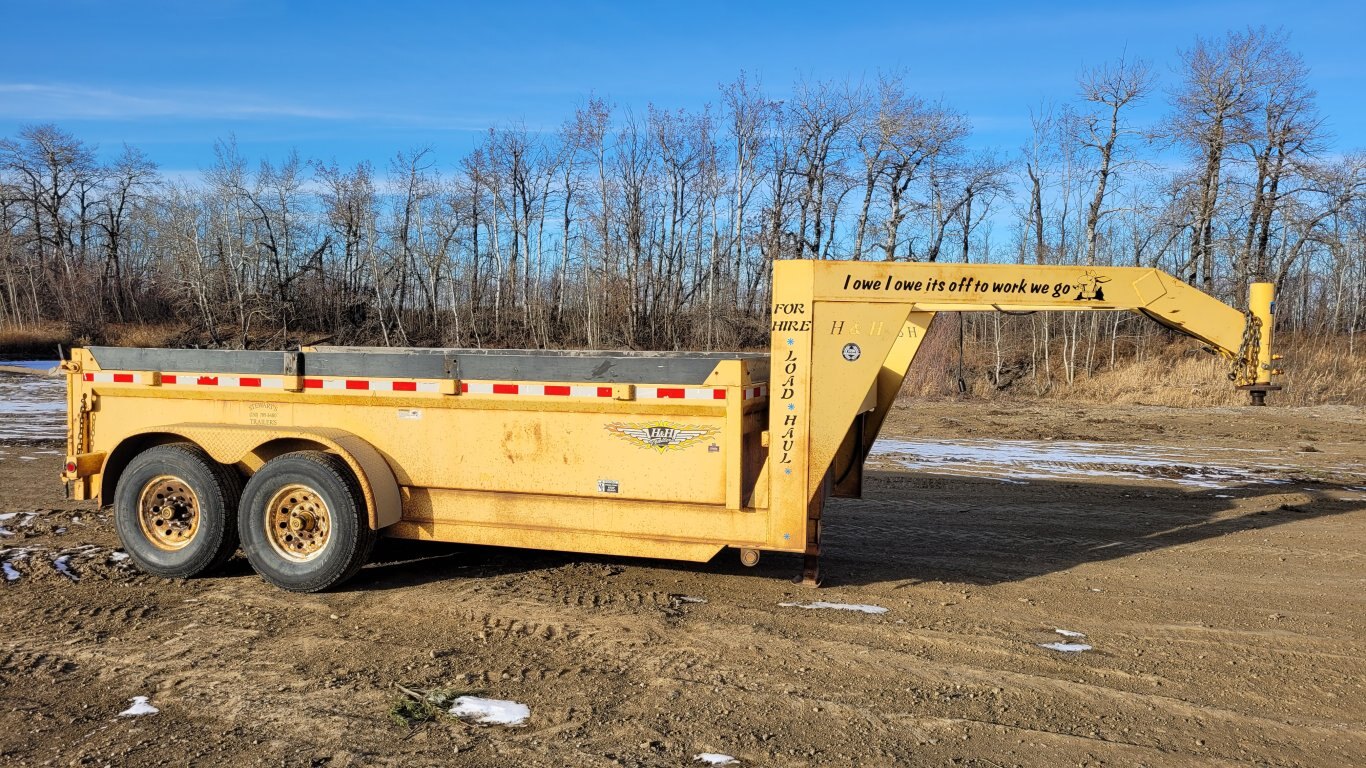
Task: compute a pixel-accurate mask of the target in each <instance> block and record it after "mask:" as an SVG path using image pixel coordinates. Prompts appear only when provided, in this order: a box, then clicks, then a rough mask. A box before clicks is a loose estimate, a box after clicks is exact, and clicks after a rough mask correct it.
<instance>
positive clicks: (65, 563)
mask: <svg viewBox="0 0 1366 768" xmlns="http://www.w3.org/2000/svg"><path fill="white" fill-rule="evenodd" d="M52 567H53V568H56V569H57V573H60V574H62V575H63V576H65V577H67V578H68V579H71V580H72V581H80V580H81V577H80V576H77V575H76V572H75V571H73V570H71V555H62V556H61V557H58V558H57V559H55V560H53V561H52Z"/></svg>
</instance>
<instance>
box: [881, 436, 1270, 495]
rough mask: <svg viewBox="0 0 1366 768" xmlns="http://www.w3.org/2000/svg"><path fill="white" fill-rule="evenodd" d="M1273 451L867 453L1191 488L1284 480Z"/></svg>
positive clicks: (971, 444)
mask: <svg viewBox="0 0 1366 768" xmlns="http://www.w3.org/2000/svg"><path fill="white" fill-rule="evenodd" d="M1270 453H1272V452H1271V451H1265V450H1257V449H1236V448H1205V447H1201V448H1189V449H1187V448H1172V447H1163V446H1146V445H1125V444H1122V443H1088V442H1081V441H1075V440H982V439H966V440H915V441H911V440H878V441H877V442H876V443H875V444H874V445H873V449H872V451H870V452H869V455H870V456H871V457H874V458H877V459H880V460H881V461H883V462H885V463H890V464H894V465H897V466H900V467H905V468H906V469H912V470H916V471H918V472H926V473H928V474H933V475H954V476H959V477H983V478H989V479H993V480H999V481H1001V482H1004V483H1024V482H1028V481H1029V480H1063V479H1076V478H1126V479H1143V480H1164V481H1167V482H1171V483H1176V484H1177V485H1183V486H1188V487H1194V488H1226V487H1228V486H1230V485H1235V484H1239V483H1285V482H1289V481H1288V480H1285V479H1282V478H1279V477H1277V476H1276V474H1277V473H1278V472H1281V471H1291V470H1294V469H1295V468H1294V467H1291V466H1286V465H1282V464H1268V463H1267V462H1266V459H1267V458H1268V457H1267V454H1270Z"/></svg>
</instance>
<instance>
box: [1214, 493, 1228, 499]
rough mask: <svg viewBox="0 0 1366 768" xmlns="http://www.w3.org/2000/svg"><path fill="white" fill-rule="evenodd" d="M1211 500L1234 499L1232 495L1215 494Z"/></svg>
mask: <svg viewBox="0 0 1366 768" xmlns="http://www.w3.org/2000/svg"><path fill="white" fill-rule="evenodd" d="M1210 498H1214V499H1231V498H1233V494H1231V493H1216V494H1214V495H1213V496H1211V497H1210Z"/></svg>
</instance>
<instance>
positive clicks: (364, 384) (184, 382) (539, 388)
mask: <svg viewBox="0 0 1366 768" xmlns="http://www.w3.org/2000/svg"><path fill="white" fill-rule="evenodd" d="M141 378H142V377H141V376H140V375H139V374H135V373H117V372H112V371H98V372H94V371H92V372H89V373H86V374H84V379H85V380H86V381H89V382H94V383H107V384H132V383H137V382H139V381H140V380H141ZM161 383H162V384H166V385H172V386H182V387H184V386H192V387H235V388H246V389H284V388H285V379H284V378H282V377H278V376H235V375H233V376H230V375H222V374H194V373H163V374H161ZM303 388H304V389H306V390H308V389H322V390H333V391H343V392H346V391H351V392H425V393H433V394H435V393H439V392H440V391H441V383H440V382H439V381H404V380H395V379H344V378H323V377H308V378H305V379H304V380H303ZM460 391H461V392H466V393H469V394H474V395H522V396H536V397H594V398H611V397H613V396H614V393H613V388H612V387H611V386H601V385H594V384H514V383H504V382H493V381H462V382H461V383H460ZM766 392H767V388H766V387H746V388H744V390H742V392H741V394H742V397H743V398H744V399H746V400H748V399H750V398H752V397H759V396H761V395H762V394H764V393H766ZM726 396H727V390H726V389H725V388H722V387H636V397H637V398H638V399H642V400H725V399H726Z"/></svg>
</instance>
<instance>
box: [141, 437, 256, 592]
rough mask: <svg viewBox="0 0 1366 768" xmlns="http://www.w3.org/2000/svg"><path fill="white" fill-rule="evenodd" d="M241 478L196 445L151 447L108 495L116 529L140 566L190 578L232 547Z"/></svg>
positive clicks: (234, 546) (210, 566)
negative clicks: (110, 498) (110, 495)
mask: <svg viewBox="0 0 1366 768" xmlns="http://www.w3.org/2000/svg"><path fill="white" fill-rule="evenodd" d="M241 494H242V478H241V477H240V476H239V475H238V474H237V471H236V470H234V469H232V468H231V467H225V466H223V465H222V464H219V463H218V462H216V461H214V460H213V459H211V458H209V455H208V454H207V453H205V452H204V451H203V450H202V449H200V448H199V447H198V446H196V445H192V444H190V443H169V444H166V445H158V446H155V447H153V448H149V449H147V450H145V451H143V452H142V453H139V454H138V455H137V456H135V457H133V460H132V461H130V462H129V463H128V467H127V468H126V469H125V470H124V472H123V475H122V477H120V478H119V484H118V489H117V490H116V491H115V493H114V528H115V530H117V531H118V534H119V540H120V541H121V542H122V543H123V548H124V550H125V551H127V552H128V555H129V557H131V558H132V560H133V562H134V563H135V564H137V566H138V568H140V569H142V570H143V571H145V572H147V573H150V574H153V575H155V576H164V577H167V578H178V579H184V578H190V577H192V576H198V575H200V574H202V573H205V572H206V571H211V570H213V569H215V568H218V567H220V566H221V565H223V563H225V562H227V561H228V559H229V558H231V557H232V555H233V553H234V552H236V551H237V521H236V516H237V505H238V500H239V498H240V497H241Z"/></svg>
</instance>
